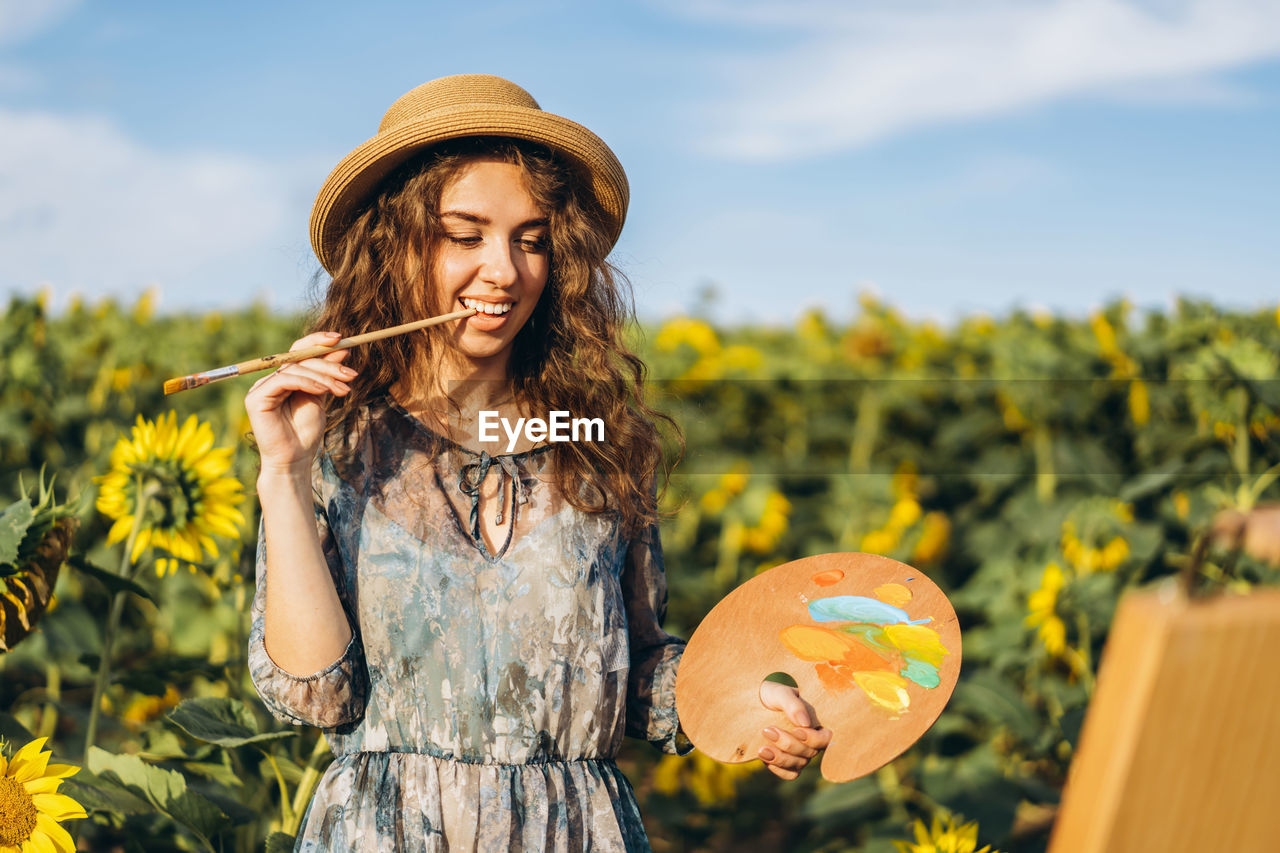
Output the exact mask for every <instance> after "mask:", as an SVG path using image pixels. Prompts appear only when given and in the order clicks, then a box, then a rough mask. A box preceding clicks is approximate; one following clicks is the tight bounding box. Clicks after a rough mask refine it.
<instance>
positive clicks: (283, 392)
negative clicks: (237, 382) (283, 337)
mask: <svg viewBox="0 0 1280 853" xmlns="http://www.w3.org/2000/svg"><path fill="white" fill-rule="evenodd" d="M340 339H341V335H339V334H338V333H337V332H315V333H313V334H310V335H307V336H305V337H302V338H299V339H298V340H296V341H294V342H293V345H292V346H290V347H289V351H290V352H297V351H298V350H300V349H304V348H307V347H314V346H331V345H333V344H334V343H336V342H337V341H338V340H340ZM349 352H350V350H335V351H334V352H331V353H327V354H326V355H324V356H320V357H317V358H308V359H306V360H305V361H299V362H294V363H292V364H286V365H283V366H282V367H280V368H279V369H278V370H276V371H275V372H274V373H270V374H268V375H266V376H264V377H263V378H261V379H259V380H258V381H257V382H255V383H254V385H253V388H252V389H250V393H253V392H259V391H260V392H261V393H262V394H263V395H264V397H265V401H266V402H270V403H279V402H280V401H281V400H283V399H284V398H286V397H288V396H289V395H290V394H292V393H294V392H295V391H300V392H303V393H307V394H314V395H323V394H333V395H335V396H339V397H341V396H343V395H344V394H347V393H349V392H350V391H351V386H350V385H348V384H347V382H348V381H350V380H351V379H354V378H355V377H356V375H357V372H356V371H355V370H352V369H351V368H350V367H347V366H346V365H344V364H341V363H340V362H341V361H342V360H343V359H345V358H346V357H347V354H348V353H349Z"/></svg>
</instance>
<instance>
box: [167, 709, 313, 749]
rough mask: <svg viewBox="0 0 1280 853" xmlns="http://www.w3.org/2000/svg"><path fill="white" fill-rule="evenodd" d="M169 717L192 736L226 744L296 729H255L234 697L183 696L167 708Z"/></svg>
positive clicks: (260, 739)
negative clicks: (182, 700)
mask: <svg viewBox="0 0 1280 853" xmlns="http://www.w3.org/2000/svg"><path fill="white" fill-rule="evenodd" d="M168 717H169V721H170V722H172V723H173V724H174V725H176V726H177V727H178V728H180V729H182V730H183V731H184V732H186V733H187V734H189V735H191V736H192V737H193V738H195V739H196V740H202V741H205V742H206V743H215V744H217V745H218V746H222V747H226V748H235V747H237V746H244V745H245V744H246V743H261V742H263V741H271V740H279V739H281V738H288V737H294V736H295V734H296V732H259V731H258V726H257V723H256V722H255V721H254V718H253V714H252V713H250V711H249V709H248V708H246V707H245V705H244V703H243V702H240V701H239V700H237V699H226V698H223V697H219V696H204V697H201V698H199V699H187V700H185V701H184V702H182V704H180V705H178V707H176V708H174V709H173V710H172V711H170V712H169V715H168Z"/></svg>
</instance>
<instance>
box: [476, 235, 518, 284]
mask: <svg viewBox="0 0 1280 853" xmlns="http://www.w3.org/2000/svg"><path fill="white" fill-rule="evenodd" d="M480 277H481V278H482V279H483V280H484V281H485V283H487V284H492V285H494V286H495V287H502V288H507V287H511V286H512V285H513V284H515V283H516V279H518V278H519V277H520V270H519V269H518V268H517V267H516V257H515V254H514V248H513V247H512V246H511V244H510V243H508V242H506V241H502V240H494V241H491V242H490V243H489V244H488V245H486V246H485V251H484V258H483V261H482V263H481V267H480Z"/></svg>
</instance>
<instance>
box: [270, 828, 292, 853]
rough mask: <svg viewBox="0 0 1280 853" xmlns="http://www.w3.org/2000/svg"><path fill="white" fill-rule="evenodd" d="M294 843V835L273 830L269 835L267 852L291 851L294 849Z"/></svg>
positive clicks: (285, 852) (282, 852) (280, 852)
mask: <svg viewBox="0 0 1280 853" xmlns="http://www.w3.org/2000/svg"><path fill="white" fill-rule="evenodd" d="M293 843H294V839H293V836H292V835H288V834H286V833H283V832H273V833H271V834H270V835H268V836H267V853H290V851H292V850H293Z"/></svg>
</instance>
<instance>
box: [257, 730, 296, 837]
mask: <svg viewBox="0 0 1280 853" xmlns="http://www.w3.org/2000/svg"><path fill="white" fill-rule="evenodd" d="M262 754H263V755H265V756H266V757H267V763H268V764H270V765H271V772H272V773H274V774H275V776H276V785H278V786H279V788H280V825H281V827H288V826H292V825H293V823H294V816H293V806H292V805H291V804H290V801H289V786H288V785H286V784H285V781H284V774H283V773H281V772H280V763H279V762H278V761H276V757H275V756H274V755H272V754H271V753H270V752H268V751H267V750H265V749H264V750H262Z"/></svg>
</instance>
